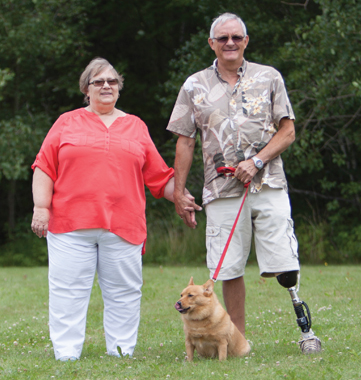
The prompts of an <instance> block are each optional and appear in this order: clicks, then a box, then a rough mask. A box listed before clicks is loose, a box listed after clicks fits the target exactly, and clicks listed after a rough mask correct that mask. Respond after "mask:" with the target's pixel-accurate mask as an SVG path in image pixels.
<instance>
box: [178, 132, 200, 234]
mask: <svg viewBox="0 0 361 380" xmlns="http://www.w3.org/2000/svg"><path fill="white" fill-rule="evenodd" d="M194 146H195V139H193V138H191V137H186V136H182V135H179V137H178V141H177V147H176V156H175V162H174V181H175V184H174V194H173V196H174V204H175V209H176V211H177V214H178V215H179V216H180V217H181V218H182V219H183V221H184V223H185V224H186V225H187V226H188V227H191V228H195V227H196V225H197V222H196V220H195V214H194V210H197V211H200V210H202V208H201V207H200V206H198V205H197V204H195V203H194V198H193V197H189V196H187V195H185V192H184V190H185V186H186V182H187V177H188V174H189V170H190V168H191V166H192V161H193V152H194Z"/></svg>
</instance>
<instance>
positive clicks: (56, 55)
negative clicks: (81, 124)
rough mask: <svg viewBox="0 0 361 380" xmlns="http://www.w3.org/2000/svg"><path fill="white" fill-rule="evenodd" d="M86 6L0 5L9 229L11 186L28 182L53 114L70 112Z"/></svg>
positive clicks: (49, 2)
mask: <svg viewBox="0 0 361 380" xmlns="http://www.w3.org/2000/svg"><path fill="white" fill-rule="evenodd" d="M89 3H91V1H90V2H87V4H89ZM85 7H86V4H84V2H82V1H80V0H72V1H70V2H69V1H65V0H46V1H45V0H33V1H31V0H17V1H12V0H0V102H1V103H0V109H1V120H0V181H1V188H2V189H3V190H5V189H6V190H7V193H8V196H7V205H8V208H9V212H8V227H9V229H10V230H12V229H14V227H15V199H16V181H18V180H24V179H27V178H28V177H29V174H30V170H29V169H30V168H29V166H30V163H31V162H32V161H33V160H34V157H35V153H36V152H37V151H38V149H39V147H40V145H41V141H42V139H43V138H44V136H45V134H46V132H47V131H48V129H49V127H50V125H51V119H52V116H53V114H54V111H56V112H59V109H61V107H62V106H63V107H69V106H70V107H71V105H72V103H71V101H72V99H74V94H75V93H76V92H77V91H76V83H77V77H78V69H77V65H76V62H77V59H78V58H79V57H81V56H82V55H84V54H85V53H84V49H85V47H86V41H82V38H81V36H82V35H84V25H85V20H86V13H85V9H86V8H85ZM62 93H63V94H64V93H65V94H66V95H67V96H66V97H65V96H61V94H62ZM59 95H60V96H59ZM65 99H66V103H65V102H64V100H65ZM69 103H70V104H69ZM73 104H74V103H73ZM4 181H5V183H4ZM2 222H4V221H2Z"/></svg>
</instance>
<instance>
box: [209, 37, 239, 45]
mask: <svg viewBox="0 0 361 380" xmlns="http://www.w3.org/2000/svg"><path fill="white" fill-rule="evenodd" d="M229 38H231V39H232V41H233V42H234V43H235V44H237V43H239V42H242V41H243V39H244V36H232V37H228V36H221V37H214V38H212V40H217V42H219V43H220V44H225V43H226V42H228V40H229Z"/></svg>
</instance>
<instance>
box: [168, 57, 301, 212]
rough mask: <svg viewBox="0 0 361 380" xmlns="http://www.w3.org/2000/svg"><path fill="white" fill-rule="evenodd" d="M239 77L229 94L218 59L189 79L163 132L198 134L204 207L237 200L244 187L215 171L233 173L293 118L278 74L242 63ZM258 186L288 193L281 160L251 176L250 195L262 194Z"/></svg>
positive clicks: (190, 135)
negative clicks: (229, 169) (231, 170)
mask: <svg viewBox="0 0 361 380" xmlns="http://www.w3.org/2000/svg"><path fill="white" fill-rule="evenodd" d="M238 75H239V79H238V81H237V83H236V85H235V86H234V88H233V89H232V88H231V86H230V85H229V84H228V82H226V81H224V80H223V79H222V77H221V75H220V73H219V71H218V69H217V59H216V60H215V61H214V62H213V65H212V66H210V67H208V68H207V69H205V70H202V71H199V72H198V73H195V74H193V75H191V76H190V77H189V78H188V79H187V80H186V81H185V83H184V84H183V86H182V88H181V90H180V92H179V95H178V99H177V101H176V104H175V106H174V109H173V112H172V115H171V118H170V121H169V124H168V127H167V129H168V130H169V131H171V132H173V133H176V134H179V135H183V136H187V137H192V138H195V137H196V134H197V131H198V132H200V136H201V140H202V152H203V162H204V188H203V204H204V205H205V204H207V203H209V202H211V201H213V200H214V199H217V198H229V197H238V196H241V195H242V193H243V184H242V183H241V182H240V181H238V180H237V179H235V178H234V177H230V176H225V175H223V174H218V172H217V170H216V169H217V168H218V167H220V166H226V167H227V166H228V167H237V165H238V163H239V162H241V161H243V160H247V159H249V158H251V157H253V156H255V155H256V154H257V153H258V152H260V151H261V150H262V149H263V148H264V147H265V146H266V145H267V144H268V143H269V141H270V140H271V138H272V137H273V136H274V135H275V133H277V126H278V125H279V122H280V120H281V119H282V118H284V117H287V118H290V119H294V118H295V117H294V114H293V110H292V106H291V103H290V101H289V99H288V96H287V92H286V88H285V84H284V81H283V78H282V76H281V74H280V73H279V72H278V71H277V70H275V69H274V68H273V67H270V66H263V65H259V64H256V63H252V62H247V61H246V60H245V59H244V60H243V64H242V66H241V67H240V68H239V69H238ZM263 184H267V185H268V186H270V187H273V188H283V189H285V190H286V191H287V181H286V177H285V174H284V170H283V163H282V159H281V157H280V156H278V157H276V158H275V159H273V160H272V161H270V162H269V163H268V164H266V165H265V166H264V168H263V169H262V170H260V171H259V172H258V173H257V174H256V175H255V177H254V178H253V180H252V183H251V186H250V191H251V192H252V193H257V192H259V191H261V189H262V185H263Z"/></svg>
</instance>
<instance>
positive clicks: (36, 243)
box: [0, 216, 48, 267]
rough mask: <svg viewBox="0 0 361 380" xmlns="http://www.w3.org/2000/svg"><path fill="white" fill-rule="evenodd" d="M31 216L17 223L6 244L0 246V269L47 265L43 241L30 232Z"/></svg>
mask: <svg viewBox="0 0 361 380" xmlns="http://www.w3.org/2000/svg"><path fill="white" fill-rule="evenodd" d="M30 220H31V216H29V217H27V218H26V219H24V220H23V221H20V222H18V223H17V225H16V228H15V229H14V230H13V231H12V232H11V234H10V237H9V240H8V242H7V243H5V244H3V245H2V246H1V254H0V267H9V266H22V267H35V266H44V265H47V264H48V251H47V246H46V240H45V239H39V238H38V237H37V236H36V235H35V234H33V233H32V231H31V230H30V228H29V227H30Z"/></svg>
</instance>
